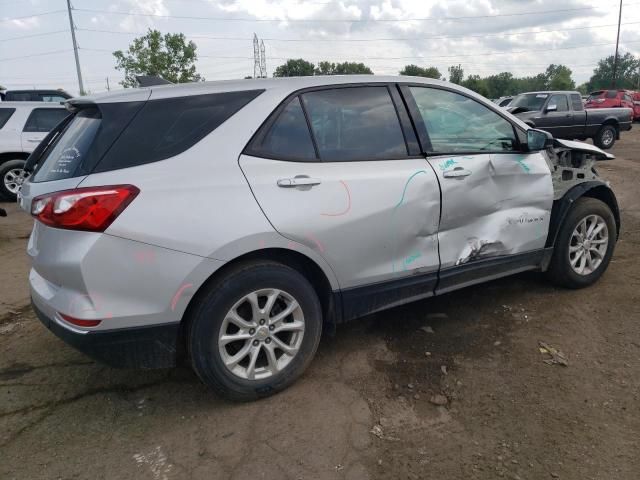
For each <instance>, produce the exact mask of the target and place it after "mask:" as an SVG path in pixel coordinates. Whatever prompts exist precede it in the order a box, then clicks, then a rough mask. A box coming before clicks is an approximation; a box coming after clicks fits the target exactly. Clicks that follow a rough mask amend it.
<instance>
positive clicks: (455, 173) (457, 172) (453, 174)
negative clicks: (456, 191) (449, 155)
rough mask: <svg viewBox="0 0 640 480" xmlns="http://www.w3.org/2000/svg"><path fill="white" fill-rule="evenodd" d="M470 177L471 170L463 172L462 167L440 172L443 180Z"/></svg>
mask: <svg viewBox="0 0 640 480" xmlns="http://www.w3.org/2000/svg"><path fill="white" fill-rule="evenodd" d="M469 175H471V170H465V169H464V168H462V167H456V168H454V169H451V170H445V171H444V172H442V176H443V177H444V178H463V177H468V176H469Z"/></svg>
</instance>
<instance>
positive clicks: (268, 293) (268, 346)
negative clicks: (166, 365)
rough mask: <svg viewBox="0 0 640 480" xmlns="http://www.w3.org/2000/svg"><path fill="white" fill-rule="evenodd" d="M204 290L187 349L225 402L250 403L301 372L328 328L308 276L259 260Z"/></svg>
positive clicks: (192, 319)
mask: <svg viewBox="0 0 640 480" xmlns="http://www.w3.org/2000/svg"><path fill="white" fill-rule="evenodd" d="M205 288H206V289H205V291H203V292H202V294H199V295H198V297H197V298H196V299H195V301H196V302H197V303H196V305H195V308H194V309H193V311H192V313H191V315H190V318H189V319H187V321H189V324H188V333H187V346H188V349H189V356H190V358H191V364H192V366H193V369H194V370H195V371H196V373H197V374H198V376H199V377H200V379H201V380H202V381H203V382H204V383H205V384H206V385H207V386H209V387H210V388H211V389H213V390H214V391H215V392H217V393H218V394H220V395H221V396H223V397H225V398H227V399H230V400H239V401H249V400H255V399H257V398H261V397H267V396H269V395H272V394H274V393H276V392H279V391H281V390H283V389H285V388H287V387H288V386H289V385H291V384H292V383H293V382H294V381H295V380H297V378H298V377H300V375H302V373H303V372H304V371H305V369H306V368H307V366H308V365H309V363H310V362H311V360H312V359H313V356H314V355H315V353H316V350H317V348H318V344H319V342H320V336H321V333H322V308H321V306H320V302H319V300H318V296H317V295H316V292H315V290H314V288H313V286H312V285H311V284H310V283H309V281H308V280H307V279H306V278H305V277H304V276H303V275H301V274H300V273H299V272H297V271H296V270H294V269H292V268H290V267H287V266H285V265H282V264H279V263H275V262H270V261H256V262H250V263H246V264H243V265H240V266H238V267H237V268H236V269H234V270H232V271H231V272H229V273H228V274H226V275H225V276H224V277H223V278H222V279H220V280H219V281H217V282H215V283H213V284H211V285H208V286H207V287H205ZM296 305H297V307H296ZM289 311H290V313H287V312H289ZM283 315H285V316H283ZM280 317H282V318H281V319H280V320H278V318H280ZM231 338H234V339H235V338H238V339H237V340H233V341H231ZM287 352H289V353H287Z"/></svg>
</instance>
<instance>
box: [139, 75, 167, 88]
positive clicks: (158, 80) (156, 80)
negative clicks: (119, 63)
mask: <svg viewBox="0 0 640 480" xmlns="http://www.w3.org/2000/svg"><path fill="white" fill-rule="evenodd" d="M136 81H137V82H138V85H139V86H140V87H154V86H156V85H173V82H170V81H169V80H166V79H164V78H162V77H161V76H160V75H136Z"/></svg>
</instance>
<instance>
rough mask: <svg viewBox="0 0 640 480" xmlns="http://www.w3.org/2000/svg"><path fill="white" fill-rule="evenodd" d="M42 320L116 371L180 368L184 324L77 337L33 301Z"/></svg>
mask: <svg viewBox="0 0 640 480" xmlns="http://www.w3.org/2000/svg"><path fill="white" fill-rule="evenodd" d="M31 306H32V307H33V310H34V311H35V313H36V315H37V316H38V319H40V321H41V322H42V323H43V324H44V326H45V327H47V328H48V329H49V330H51V332H53V334H55V335H56V336H57V337H58V338H60V339H61V340H63V341H64V342H65V343H67V344H69V345H71V346H72V347H74V348H75V349H77V350H79V351H81V352H82V353H84V354H86V355H88V356H89V357H91V358H93V359H94V360H97V361H99V362H101V363H104V364H106V365H109V366H111V367H116V368H145V369H151V368H169V367H174V366H175V365H176V358H177V353H176V352H177V345H178V330H179V326H180V323H179V322H174V323H167V324H162V325H151V326H148V327H135V328H122V329H117V330H109V331H95V332H88V333H85V334H81V333H74V332H72V331H71V330H69V329H66V328H64V327H62V326H61V325H59V324H58V323H57V322H56V321H55V320H53V319H51V318H49V317H48V316H46V315H45V314H44V313H43V312H42V311H41V310H40V309H39V308H38V307H36V306H35V304H34V303H33V301H32V302H31Z"/></svg>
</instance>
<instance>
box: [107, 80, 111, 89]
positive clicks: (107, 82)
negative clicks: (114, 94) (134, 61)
mask: <svg viewBox="0 0 640 480" xmlns="http://www.w3.org/2000/svg"><path fill="white" fill-rule="evenodd" d="M110 91H111V89H110V88H109V77H107V92H110Z"/></svg>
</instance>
